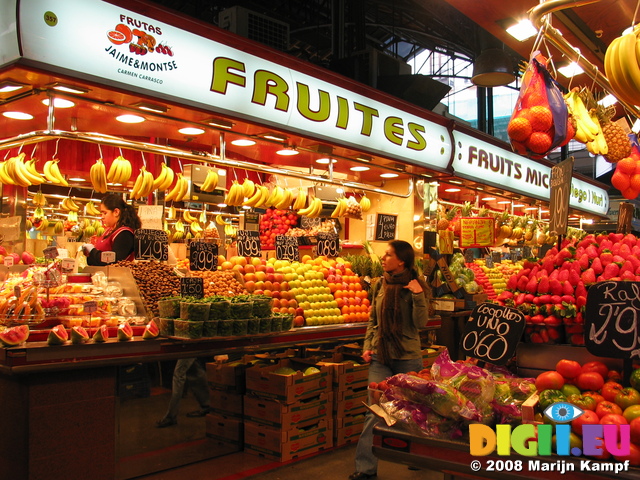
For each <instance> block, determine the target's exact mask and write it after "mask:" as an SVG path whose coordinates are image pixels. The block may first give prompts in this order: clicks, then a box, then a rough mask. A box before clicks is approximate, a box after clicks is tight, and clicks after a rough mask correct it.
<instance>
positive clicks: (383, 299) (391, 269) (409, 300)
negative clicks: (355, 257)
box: [349, 240, 429, 480]
mask: <svg viewBox="0 0 640 480" xmlns="http://www.w3.org/2000/svg"><path fill="white" fill-rule="evenodd" d="M414 262H415V253H414V251H413V247H412V246H411V244H409V243H408V242H405V241H403V240H393V241H391V242H389V245H388V247H387V250H386V252H385V254H384V256H383V257H382V268H383V270H384V275H383V278H382V281H381V286H380V287H379V288H377V289H375V290H374V292H373V300H372V306H371V315H370V318H369V324H368V326H367V332H366V334H365V339H364V349H363V354H362V358H363V359H364V361H365V362H371V364H370V366H369V383H371V382H376V383H378V382H381V381H382V380H384V379H386V378H388V377H391V376H393V375H395V374H397V373H407V372H411V371H416V372H417V371H420V370H421V369H422V348H421V345H420V329H421V328H423V327H424V326H425V325H426V323H427V320H428V317H429V309H428V305H427V297H426V291H427V288H428V287H427V285H426V283H425V281H424V280H423V279H421V278H420V277H419V276H418V273H417V272H416V270H415V267H414ZM377 422H378V418H377V417H376V416H375V415H373V414H372V413H371V412H369V413H367V417H366V420H365V423H364V428H363V430H362V434H361V435H360V440H359V441H358V446H357V449H356V471H355V473H353V474H351V475H350V476H349V479H350V480H368V479H371V478H375V477H376V475H377V469H378V459H377V458H376V457H375V456H374V455H373V452H372V446H373V427H374V426H375V425H376V424H377Z"/></svg>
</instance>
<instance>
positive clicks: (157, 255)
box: [134, 228, 169, 261]
mask: <svg viewBox="0 0 640 480" xmlns="http://www.w3.org/2000/svg"><path fill="white" fill-rule="evenodd" d="M134 252H135V256H136V259H138V260H159V261H166V260H168V259H169V237H168V236H167V232H165V231H164V230H151V229H146V228H140V229H138V230H136V232H135V235H134Z"/></svg>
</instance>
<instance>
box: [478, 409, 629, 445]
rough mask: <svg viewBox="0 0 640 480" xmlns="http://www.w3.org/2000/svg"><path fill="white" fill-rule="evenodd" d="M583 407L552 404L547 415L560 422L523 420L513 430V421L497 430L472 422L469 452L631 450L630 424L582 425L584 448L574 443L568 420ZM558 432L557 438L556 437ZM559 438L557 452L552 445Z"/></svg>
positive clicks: (576, 414)
mask: <svg viewBox="0 0 640 480" xmlns="http://www.w3.org/2000/svg"><path fill="white" fill-rule="evenodd" d="M583 413H584V412H583V410H582V409H580V408H578V407H576V406H575V405H571V404H570V403H565V402H559V403H554V404H552V405H549V406H548V407H547V409H546V410H545V411H544V415H545V416H546V417H547V418H549V419H550V420H552V421H553V422H555V423H556V425H550V424H543V425H533V424H522V425H518V426H517V427H516V428H514V429H513V431H511V425H496V429H495V431H494V430H493V429H492V428H491V427H489V426H487V425H482V424H472V425H469V453H470V454H471V455H474V456H478V457H482V456H486V455H490V454H492V453H493V452H496V453H497V454H498V455H511V453H512V450H513V451H515V452H516V453H518V454H520V455H523V456H527V457H530V456H536V455H551V454H552V453H555V454H557V455H560V456H569V455H573V456H576V457H577V456H580V455H583V454H584V455H587V456H597V455H601V454H602V453H603V449H604V450H606V451H607V452H609V453H610V454H611V455H615V456H624V455H629V452H630V443H631V440H630V433H631V430H630V428H629V425H587V424H584V425H582V448H578V447H573V448H571V444H570V435H571V425H569V423H568V422H571V421H572V420H575V419H576V418H578V417H580V416H581V415H582V414H583ZM554 436H555V439H554V438H553V437H554ZM554 442H555V452H552V446H553V443H554Z"/></svg>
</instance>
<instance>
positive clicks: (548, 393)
mask: <svg viewBox="0 0 640 480" xmlns="http://www.w3.org/2000/svg"><path fill="white" fill-rule="evenodd" d="M621 381H622V377H621V375H620V373H619V372H618V371H616V370H610V369H609V367H607V365H605V364H604V363H602V362H600V361H591V362H587V363H585V364H583V365H580V364H579V363H578V362H576V361H574V360H567V359H562V360H560V361H558V363H557V364H556V369H555V370H551V371H547V372H543V373H541V374H540V375H538V377H537V378H536V389H537V390H538V397H539V400H538V410H539V411H538V412H537V413H536V419H537V420H538V421H540V422H545V423H549V422H550V420H549V419H548V418H547V416H546V415H543V412H544V411H545V410H546V409H547V408H548V406H550V405H552V404H554V403H558V402H566V403H569V404H571V405H574V406H576V407H578V408H580V409H581V410H582V411H583V412H584V413H582V414H581V415H580V416H578V417H576V418H574V419H573V420H571V436H570V437H571V438H570V443H571V447H577V448H580V449H581V450H582V451H583V453H584V454H585V455H587V456H591V457H594V458H597V459H600V460H608V459H610V458H611V457H612V455H611V454H610V453H609V452H608V451H607V450H606V449H604V448H602V445H603V444H602V439H597V440H599V442H598V444H597V445H596V447H595V448H596V449H597V451H594V452H592V453H591V454H590V453H589V452H588V451H584V450H583V442H582V436H583V427H584V426H585V425H629V429H630V440H631V444H630V453H629V455H613V458H614V459H615V460H618V461H625V460H629V462H630V465H632V466H638V465H640V391H639V389H640V369H636V370H634V371H633V372H632V374H631V377H630V379H629V382H630V384H631V386H630V387H623V386H622V384H621V383H620V382H621Z"/></svg>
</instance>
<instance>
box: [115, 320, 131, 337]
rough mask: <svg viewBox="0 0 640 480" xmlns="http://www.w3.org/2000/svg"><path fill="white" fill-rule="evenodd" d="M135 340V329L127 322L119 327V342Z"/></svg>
mask: <svg viewBox="0 0 640 480" xmlns="http://www.w3.org/2000/svg"><path fill="white" fill-rule="evenodd" d="M132 338H133V328H131V325H129V324H128V323H127V322H123V323H121V324H120V325H118V341H120V342H126V341H127V340H131V339H132Z"/></svg>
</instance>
